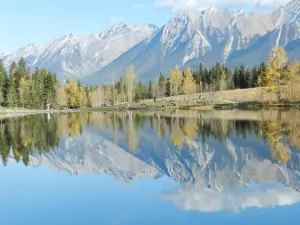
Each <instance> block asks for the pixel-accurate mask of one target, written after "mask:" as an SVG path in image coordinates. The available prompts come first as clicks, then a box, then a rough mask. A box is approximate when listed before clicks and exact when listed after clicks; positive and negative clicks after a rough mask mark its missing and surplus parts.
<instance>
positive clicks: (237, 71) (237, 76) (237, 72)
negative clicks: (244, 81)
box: [233, 66, 240, 89]
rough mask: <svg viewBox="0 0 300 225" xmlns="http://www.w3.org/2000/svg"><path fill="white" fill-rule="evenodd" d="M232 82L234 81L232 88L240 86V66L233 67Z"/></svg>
mask: <svg viewBox="0 0 300 225" xmlns="http://www.w3.org/2000/svg"><path fill="white" fill-rule="evenodd" d="M233 83H234V88H236V89H238V88H240V68H239V67H237V66H235V67H234V72H233Z"/></svg>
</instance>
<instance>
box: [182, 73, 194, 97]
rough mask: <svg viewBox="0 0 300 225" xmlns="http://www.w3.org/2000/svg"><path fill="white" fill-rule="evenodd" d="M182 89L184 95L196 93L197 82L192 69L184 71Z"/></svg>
mask: <svg viewBox="0 0 300 225" xmlns="http://www.w3.org/2000/svg"><path fill="white" fill-rule="evenodd" d="M182 89H183V93H184V94H193V93H196V82H195V80H194V78H193V73H192V70H191V68H190V67H187V68H186V69H185V71H184V78H183V85H182Z"/></svg>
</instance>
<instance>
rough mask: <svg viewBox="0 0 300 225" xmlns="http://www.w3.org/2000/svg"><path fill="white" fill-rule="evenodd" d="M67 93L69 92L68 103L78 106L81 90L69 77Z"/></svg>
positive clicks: (71, 105)
mask: <svg viewBox="0 0 300 225" xmlns="http://www.w3.org/2000/svg"><path fill="white" fill-rule="evenodd" d="M67 84H68V86H67V94H68V105H69V106H70V107H74V106H77V105H78V104H79V102H78V99H79V98H78V96H79V90H78V86H77V84H76V83H75V82H74V81H73V80H71V79H69V80H67Z"/></svg>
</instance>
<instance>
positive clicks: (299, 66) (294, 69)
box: [286, 61, 300, 99]
mask: <svg viewBox="0 0 300 225" xmlns="http://www.w3.org/2000/svg"><path fill="white" fill-rule="evenodd" d="M286 72H287V75H286V76H287V77H288V85H287V90H288V94H289V98H290V99H295V96H296V95H295V92H296V90H295V89H296V84H299V83H300V62H299V61H296V62H293V63H290V64H289V65H288V66H287V71H286Z"/></svg>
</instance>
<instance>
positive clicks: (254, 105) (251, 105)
mask: <svg viewBox="0 0 300 225" xmlns="http://www.w3.org/2000/svg"><path fill="white" fill-rule="evenodd" d="M233 109H237V110H247V109H249V110H251V109H252V110H253V109H257V110H261V109H300V104H299V103H295V104H284V103H283V104H263V103H258V102H242V103H239V104H215V105H190V106H188V105H187V106H159V105H134V106H130V107H124V106H107V107H97V108H79V109H63V110H61V109H55V110H38V109H37V110H34V109H18V108H17V109H6V108H1V109H0V118H1V119H2V118H9V117H13V116H27V115H34V114H52V113H74V112H86V111H88V112H93V111H102V112H122V111H168V110H170V111H171V110H193V111H218V110H233Z"/></svg>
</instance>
